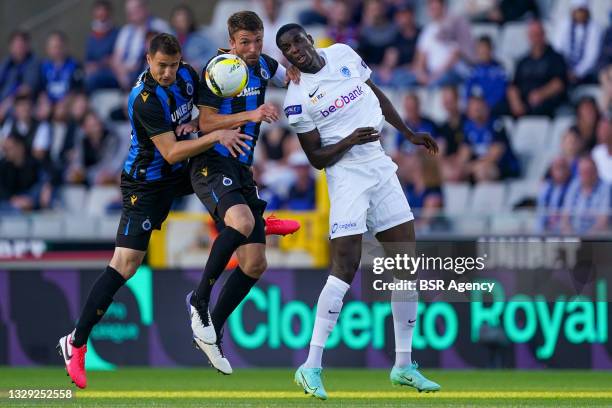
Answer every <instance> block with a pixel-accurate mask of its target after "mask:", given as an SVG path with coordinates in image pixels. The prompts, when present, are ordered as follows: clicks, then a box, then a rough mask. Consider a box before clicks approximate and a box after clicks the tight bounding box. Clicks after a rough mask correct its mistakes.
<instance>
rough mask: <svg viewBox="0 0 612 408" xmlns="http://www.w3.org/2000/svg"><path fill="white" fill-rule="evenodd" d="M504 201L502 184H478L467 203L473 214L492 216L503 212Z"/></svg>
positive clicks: (504, 187)
mask: <svg viewBox="0 0 612 408" xmlns="http://www.w3.org/2000/svg"><path fill="white" fill-rule="evenodd" d="M505 199H506V186H505V185H504V183H498V182H495V183H479V184H477V185H476V186H475V187H474V190H473V193H472V197H471V200H470V202H469V203H468V206H469V207H468V208H469V211H470V212H471V213H473V214H493V213H498V212H500V211H502V210H503V207H504V202H505Z"/></svg>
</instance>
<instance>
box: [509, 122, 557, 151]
mask: <svg viewBox="0 0 612 408" xmlns="http://www.w3.org/2000/svg"><path fill="white" fill-rule="evenodd" d="M549 131H550V121H549V120H548V118H546V117H543V116H542V117H540V116H527V117H523V118H520V119H519V120H518V121H517V123H516V127H515V129H514V131H513V132H512V137H511V138H510V142H511V144H512V148H513V149H514V152H515V153H517V154H519V155H529V156H533V155H534V154H537V153H539V152H540V149H541V148H542V147H543V146H545V145H546V144H547V143H549V142H550V141H551V139H552V137H551V135H550V133H549Z"/></svg>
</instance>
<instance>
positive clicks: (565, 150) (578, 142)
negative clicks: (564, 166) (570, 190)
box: [561, 128, 585, 178]
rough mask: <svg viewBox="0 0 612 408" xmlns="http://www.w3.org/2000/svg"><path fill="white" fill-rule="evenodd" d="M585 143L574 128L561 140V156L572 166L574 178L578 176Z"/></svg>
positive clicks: (568, 130)
mask: <svg viewBox="0 0 612 408" xmlns="http://www.w3.org/2000/svg"><path fill="white" fill-rule="evenodd" d="M584 150H585V149H584V141H583V140H582V139H581V138H580V136H578V133H576V131H575V130H574V129H572V128H569V129H567V131H566V132H565V134H564V135H563V138H562V139H561V155H562V156H563V158H564V159H565V161H567V163H568V165H569V166H570V174H571V176H572V178H573V177H574V176H576V175H577V174H578V159H579V158H580V156H581V155H582V154H583V153H584Z"/></svg>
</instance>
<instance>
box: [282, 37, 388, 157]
mask: <svg viewBox="0 0 612 408" xmlns="http://www.w3.org/2000/svg"><path fill="white" fill-rule="evenodd" d="M317 52H318V53H319V55H321V56H322V57H323V58H324V59H325V66H324V67H323V68H322V69H321V70H320V71H319V72H317V73H316V74H308V73H301V76H300V83H299V84H297V85H296V84H294V83H293V82H291V83H290V84H289V88H288V90H287V95H286V96H285V103H284V109H285V115H286V116H287V120H288V121H289V124H290V125H291V126H292V127H293V129H294V130H295V132H296V133H306V132H309V131H312V130H314V129H315V128H317V129H318V130H319V133H320V135H321V145H323V146H328V145H331V144H334V143H337V142H339V141H340V140H342V139H344V138H345V137H347V136H349V135H350V134H351V133H353V131H354V130H355V129H357V128H360V127H373V128H376V129H378V131H381V130H382V127H383V125H384V122H385V118H384V116H383V113H382V110H381V108H380V103H379V102H378V98H377V97H376V95H375V94H374V91H372V89H371V88H370V87H369V86H368V85H367V84H366V81H367V80H368V79H370V74H371V73H372V71H371V70H370V68H368V66H367V65H366V64H365V62H363V60H362V59H361V57H360V56H359V55H357V53H356V52H355V51H353V49H352V48H351V47H349V46H348V45H345V44H334V45H332V46H330V47H327V48H319V49H317ZM382 155H384V151H383V148H382V146H381V144H380V142H379V141H376V142H371V143H367V144H364V145H357V146H353V147H352V148H351V149H350V150H349V151H348V152H346V153H345V154H344V156H343V157H342V159H341V160H340V162H346V161H364V160H371V159H373V158H375V157H380V156H382Z"/></svg>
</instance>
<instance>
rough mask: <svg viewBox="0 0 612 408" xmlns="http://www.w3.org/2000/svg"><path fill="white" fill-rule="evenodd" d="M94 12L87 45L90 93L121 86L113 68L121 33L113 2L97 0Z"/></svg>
mask: <svg viewBox="0 0 612 408" xmlns="http://www.w3.org/2000/svg"><path fill="white" fill-rule="evenodd" d="M92 14H93V19H92V22H91V32H90V33H89V37H88V38H87V44H86V46H85V88H86V89H87V92H88V93H91V92H94V91H96V90H98V89H107V88H111V89H112V88H118V87H119V84H118V83H117V80H116V79H115V76H114V75H113V71H112V69H111V59H112V56H113V49H114V48H115V42H116V41H117V34H118V33H119V30H117V28H116V27H115V24H114V23H113V8H112V4H111V3H110V1H108V0H96V2H95V3H94V5H93V9H92Z"/></svg>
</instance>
